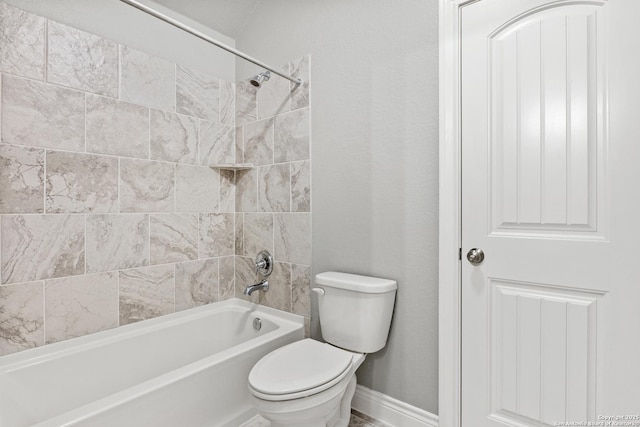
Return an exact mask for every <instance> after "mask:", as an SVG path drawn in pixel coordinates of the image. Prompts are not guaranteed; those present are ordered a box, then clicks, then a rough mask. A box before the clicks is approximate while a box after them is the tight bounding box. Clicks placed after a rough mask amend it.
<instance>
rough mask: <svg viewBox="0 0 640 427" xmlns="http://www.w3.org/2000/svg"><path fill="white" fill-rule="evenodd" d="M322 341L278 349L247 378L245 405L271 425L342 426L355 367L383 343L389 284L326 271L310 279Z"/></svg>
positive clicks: (394, 285) (389, 302)
mask: <svg viewBox="0 0 640 427" xmlns="http://www.w3.org/2000/svg"><path fill="white" fill-rule="evenodd" d="M315 284H316V287H315V288H313V289H312V290H313V291H314V292H316V293H318V308H319V310H320V326H321V328H322V338H324V340H325V341H327V343H328V344H326V343H321V342H319V341H314V340H311V339H305V340H302V341H297V342H295V343H292V344H289V345H286V346H284V347H281V348H279V349H277V350H275V351H272V352H271V353H269V354H267V355H266V356H265V357H263V358H262V359H260V360H259V361H258V363H256V364H255V366H254V367H253V369H252V370H251V373H250V374H249V390H250V391H251V395H252V396H251V402H252V404H253V407H254V408H255V410H256V411H258V413H259V414H260V415H262V416H263V417H264V418H266V419H268V420H269V421H271V426H272V427H279V426H297V427H300V426H305V427H347V425H348V424H349V417H350V412H351V399H352V398H353V393H354V392H355V388H356V376H355V372H356V369H358V367H359V366H360V365H361V364H362V362H363V361H364V358H365V357H366V353H373V352H376V351H378V350H380V349H382V348H383V347H384V346H385V345H386V343H387V336H388V335H389V325H390V324H391V315H392V313H393V305H394V301H395V296H396V289H397V288H398V285H397V283H396V282H395V281H394V280H387V279H379V278H375V277H367V276H358V275H355V274H347V273H336V272H327V273H321V274H318V275H317V276H316V278H315Z"/></svg>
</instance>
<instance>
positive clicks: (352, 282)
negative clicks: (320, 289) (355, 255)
mask: <svg viewBox="0 0 640 427" xmlns="http://www.w3.org/2000/svg"><path fill="white" fill-rule="evenodd" d="M316 285H319V286H328V287H330V288H338V289H345V290H347V291H354V292H362V293H367V294H382V293H386V292H391V291H395V290H396V289H398V283H397V282H396V281H395V280H390V279H381V278H379V277H370V276H361V275H358V274H349V273H339V272H337V271H327V272H325V273H319V274H316Z"/></svg>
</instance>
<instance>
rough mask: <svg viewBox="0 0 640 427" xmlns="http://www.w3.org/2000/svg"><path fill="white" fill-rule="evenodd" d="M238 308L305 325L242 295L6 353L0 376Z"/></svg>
mask: <svg viewBox="0 0 640 427" xmlns="http://www.w3.org/2000/svg"><path fill="white" fill-rule="evenodd" d="M239 309H246V310H248V311H249V312H250V313H260V314H261V315H263V316H266V318H269V317H272V318H275V319H278V320H279V321H282V322H284V323H283V324H282V325H283V326H286V325H289V326H294V325H300V324H301V325H302V327H303V328H304V317H303V316H300V315H297V314H293V313H288V312H285V311H282V310H277V309H274V308H271V307H267V306H264V305H260V304H257V303H252V302H249V301H245V300H242V299H239V298H231V299H227V300H224V301H218V302H215V303H211V304H206V305H202V306H199V307H195V308H191V309H187V310H182V311H177V312H174V313H170V314H166V315H163V316H158V317H154V318H152V319H146V320H143V321H140V322H136V323H131V324H128V325H122V326H117V327H114V328H111V329H106V330H104V331H99V332H95V333H92V334H87V335H82V336H80V337H75V338H69V339H67V340H64V341H58V342H55V343H51V344H44V345H42V346H38V347H34V348H30V349H26V350H22V351H18V352H16V353H11V354H6V355H4V356H0V375H2V374H4V373H10V372H12V371H14V370H17V369H22V368H26V367H29V366H31V365H36V364H40V363H45V362H47V361H51V360H54V359H57V358H61V357H64V356H65V355H67V354H72V353H75V352H77V351H79V350H90V349H92V348H96V347H101V346H104V345H106V344H108V343H111V342H117V341H120V340H124V339H127V338H134V337H136V336H139V335H143V334H144V333H147V332H152V331H154V330H159V329H163V328H165V327H167V326H168V324H171V323H173V324H176V325H177V324H181V323H186V322H188V321H189V320H195V319H199V318H203V317H206V316H207V315H209V314H210V313H211V312H214V311H240V310H239ZM276 323H279V322H276ZM296 327H297V326H296ZM269 333H270V332H269ZM265 335H267V334H265Z"/></svg>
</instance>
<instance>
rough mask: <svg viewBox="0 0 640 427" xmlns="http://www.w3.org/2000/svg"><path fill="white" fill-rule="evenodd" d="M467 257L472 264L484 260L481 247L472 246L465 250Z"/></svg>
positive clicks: (478, 263)
mask: <svg viewBox="0 0 640 427" xmlns="http://www.w3.org/2000/svg"><path fill="white" fill-rule="evenodd" d="M467 259H468V260H469V262H470V263H471V264H473V265H480V264H482V261H484V252H482V249H478V248H473V249H470V250H469V252H467Z"/></svg>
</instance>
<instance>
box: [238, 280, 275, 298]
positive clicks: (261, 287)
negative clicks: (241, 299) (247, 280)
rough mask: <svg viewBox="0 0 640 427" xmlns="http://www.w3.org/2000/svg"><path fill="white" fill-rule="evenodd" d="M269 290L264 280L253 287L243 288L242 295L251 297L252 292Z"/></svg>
mask: <svg viewBox="0 0 640 427" xmlns="http://www.w3.org/2000/svg"><path fill="white" fill-rule="evenodd" d="M268 290H269V282H268V281H267V280H266V279H264V280H262V282H260V283H256V284H255V285H251V286H247V287H246V288H244V292H243V294H244V295H251V294H252V293H253V292H254V291H265V292H267V291H268Z"/></svg>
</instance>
